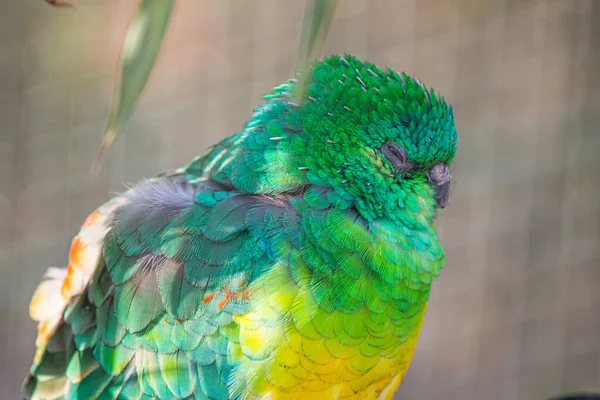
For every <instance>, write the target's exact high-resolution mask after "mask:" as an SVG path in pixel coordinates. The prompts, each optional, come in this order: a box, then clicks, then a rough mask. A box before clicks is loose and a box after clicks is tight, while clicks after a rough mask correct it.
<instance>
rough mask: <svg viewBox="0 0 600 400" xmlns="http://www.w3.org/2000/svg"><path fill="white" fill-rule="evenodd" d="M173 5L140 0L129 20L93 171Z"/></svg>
mask: <svg viewBox="0 0 600 400" xmlns="http://www.w3.org/2000/svg"><path fill="white" fill-rule="evenodd" d="M174 5H175V0H142V3H141V5H140V8H139V10H138V12H137V14H136V15H135V17H134V18H133V20H132V21H131V22H130V24H129V28H128V29H127V36H126V38H125V43H124V45H123V51H122V53H121V77H120V81H121V82H120V85H119V86H118V88H117V89H116V91H115V95H114V98H113V102H112V105H111V111H110V115H109V118H108V123H107V126H106V132H105V134H104V138H103V139H102V147H101V148H100V152H99V153H98V155H97V156H96V160H95V161H94V167H93V169H94V171H97V170H98V168H99V167H100V164H101V161H102V156H103V154H104V151H105V150H106V149H108V148H109V147H110V146H111V145H112V144H113V142H114V141H115V139H116V137H117V136H118V134H119V131H120V129H121V127H122V126H123V124H124V123H125V122H127V120H128V119H129V118H130V117H131V115H132V114H133V111H134V109H135V106H136V104H137V100H138V98H139V97H140V94H141V93H142V91H143V90H144V87H145V86H146V82H147V81H148V77H149V75H150V72H151V71H152V68H153V67H154V63H155V62H156V57H157V56H158V52H159V51H160V47H161V44H162V41H163V38H164V36H165V33H166V32H167V27H168V25H169V21H170V19H171V15H172V12H173V7H174Z"/></svg>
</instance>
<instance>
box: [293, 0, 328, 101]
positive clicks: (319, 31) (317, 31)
mask: <svg viewBox="0 0 600 400" xmlns="http://www.w3.org/2000/svg"><path fill="white" fill-rule="evenodd" d="M337 2H338V1H337V0H308V1H307V2H306V8H305V10H304V20H303V22H302V33H301V35H300V45H299V48H298V59H297V60H296V73H297V75H298V81H299V82H298V85H297V86H296V90H294V93H293V96H294V99H295V100H296V101H298V102H303V101H304V89H305V85H306V81H307V76H306V75H307V73H308V71H309V69H310V66H311V64H312V63H313V61H315V59H316V58H317V57H319V56H320V55H321V52H322V51H323V46H324V44H325V38H326V37H327V33H328V32H329V28H330V27H331V20H332V19H333V14H334V12H335V8H336V6H337Z"/></svg>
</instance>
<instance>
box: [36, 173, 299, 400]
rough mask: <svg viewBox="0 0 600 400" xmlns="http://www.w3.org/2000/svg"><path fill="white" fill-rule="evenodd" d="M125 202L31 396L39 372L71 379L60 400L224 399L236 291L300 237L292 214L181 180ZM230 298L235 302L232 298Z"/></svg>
mask: <svg viewBox="0 0 600 400" xmlns="http://www.w3.org/2000/svg"><path fill="white" fill-rule="evenodd" d="M127 197H128V203H127V204H125V205H124V206H121V207H120V208H118V209H117V210H116V211H115V214H114V216H113V222H112V228H111V229H110V231H109V232H108V233H107V235H106V236H105V238H104V243H103V251H102V257H101V259H100V260H99V264H98V266H97V268H96V271H95V274H94V277H93V278H92V281H91V282H90V284H89V286H88V288H87V292H86V293H84V294H83V295H82V296H80V297H79V298H78V299H77V300H76V301H74V302H72V303H71V304H70V305H69V306H68V307H67V309H66V311H65V314H64V321H63V323H62V324H61V325H60V327H59V329H58V330H57V332H56V333H55V335H54V336H53V337H52V339H51V340H50V343H49V345H48V347H47V349H46V353H45V354H44V356H43V357H42V359H41V361H40V362H39V363H38V364H36V365H34V366H33V367H32V370H31V374H32V378H31V379H30V381H29V382H28V384H27V385H26V390H25V391H26V395H29V396H31V395H32V394H33V395H38V396H39V395H40V390H41V389H40V388H42V386H43V382H42V381H41V380H39V379H38V380H36V379H35V377H37V376H55V377H60V379H62V380H63V381H64V378H63V376H64V375H65V374H66V378H67V381H68V383H67V385H66V386H67V391H66V396H65V397H66V398H80V397H85V398H104V397H107V396H108V397H107V398H114V396H113V395H114V394H118V393H120V392H121V391H124V390H127V392H128V393H129V392H130V393H133V394H135V397H140V396H149V397H158V398H161V399H171V398H186V397H188V396H192V395H194V396H196V398H211V399H225V398H229V392H228V387H229V382H228V379H229V374H230V371H231V368H232V365H231V362H232V360H231V359H228V344H229V343H230V342H231V341H237V340H238V339H237V326H236V325H235V324H234V323H233V317H234V316H235V315H240V314H243V313H245V312H247V311H248V310H249V307H250V303H249V301H248V299H247V298H244V296H243V295H242V292H243V290H244V289H245V288H246V287H247V285H248V284H250V283H251V282H252V281H253V280H254V279H256V278H257V277H258V276H260V275H261V274H262V273H263V272H264V271H265V270H267V269H268V268H269V267H270V266H271V265H273V263H274V257H275V255H276V253H277V252H276V250H275V249H274V248H275V247H276V243H275V239H274V238H280V237H281V236H280V233H279V232H286V233H287V234H295V233H294V230H293V229H289V228H288V227H286V226H285V225H284V224H285V222H286V221H288V220H292V219H294V218H295V217H294V216H293V215H291V214H293V213H294V211H293V209H292V208H291V207H290V206H289V203H288V204H287V205H286V204H285V203H284V202H281V201H279V202H276V201H274V200H272V199H270V198H267V197H265V196H261V195H253V194H246V193H240V192H236V191H234V190H233V188H231V187H225V186H223V185H221V184H218V183H216V182H214V181H205V182H203V183H201V184H192V183H189V182H187V181H186V180H185V179H184V178H183V176H181V175H172V176H163V177H158V178H155V179H153V180H149V181H147V182H144V183H142V184H140V185H138V186H136V187H134V188H133V189H132V190H130V192H129V193H128V194H127ZM283 214H290V215H291V216H288V218H287V219H286V218H281V216H282V215H283ZM227 293H237V294H239V296H234V297H233V298H232V299H229V300H228V301H227V299H225V296H226V295H227ZM65 371H66V372H65ZM63 383H64V382H63ZM47 391H48V390H44V393H46V392H47ZM57 398H59V397H57Z"/></svg>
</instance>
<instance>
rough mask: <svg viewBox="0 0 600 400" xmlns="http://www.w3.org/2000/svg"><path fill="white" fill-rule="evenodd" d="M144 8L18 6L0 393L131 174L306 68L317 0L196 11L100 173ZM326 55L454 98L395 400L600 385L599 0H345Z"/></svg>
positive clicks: (3, 182)
mask: <svg viewBox="0 0 600 400" xmlns="http://www.w3.org/2000/svg"><path fill="white" fill-rule="evenodd" d="M135 8H136V2H134V1H117V0H79V2H78V8H77V9H76V10H56V9H53V8H51V7H48V6H47V5H45V4H44V3H43V2H42V1H41V0H11V1H8V0H5V1H3V2H2V8H1V11H0V272H1V273H2V277H1V278H0V321H2V323H1V324H0V398H2V399H16V398H20V387H21V383H22V380H23V378H24V377H25V375H26V371H27V369H28V367H29V363H30V361H31V359H32V357H33V350H34V345H33V344H34V338H35V324H34V323H33V322H32V321H30V320H29V317H28V302H29V299H30V296H31V295H32V293H33V290H34V288H35V286H36V285H37V283H38V282H39V281H40V279H41V277H42V274H43V272H44V270H45V269H46V268H47V267H48V266H51V265H59V266H62V265H64V264H65V262H66V256H67V252H68V246H69V243H70V240H71V238H72V237H73V235H74V234H75V233H76V231H77V229H78V226H79V225H80V223H81V222H82V220H83V219H84V218H85V216H86V215H87V214H88V213H89V212H91V211H92V210H93V209H94V208H95V207H97V206H98V205H100V204H101V203H103V202H104V201H105V200H107V199H108V198H109V196H110V195H111V193H114V192H119V191H121V190H122V189H123V185H124V184H125V183H127V182H135V181H137V180H138V179H140V178H142V177H145V176H150V175H153V174H155V173H157V172H159V171H162V170H165V169H168V168H172V167H177V166H180V165H182V164H185V163H187V162H188V161H189V160H190V159H191V158H192V157H194V156H195V155H196V154H198V153H200V152H202V151H203V149H204V148H205V147H207V146H208V145H210V144H212V143H214V142H215V141H217V140H219V139H220V138H222V137H224V136H226V135H228V134H231V133H233V132H234V131H236V130H238V129H239V128H241V126H242V124H243V122H244V121H245V120H246V119H247V118H248V117H249V116H250V115H251V112H252V109H253V107H255V106H257V105H258V104H259V103H260V102H261V95H262V94H264V93H266V92H268V91H269V90H270V88H271V87H272V86H274V85H275V84H278V83H279V82H281V81H283V80H284V79H287V78H288V77H290V76H291V71H292V68H293V65H294V61H295V56H296V49H297V43H298V38H299V31H300V21H301V18H302V11H303V2H300V1H294V2H293V1H286V2H283V1H277V0H256V1H243V2H242V1H224V0H214V1H181V2H179V3H178V8H177V9H176V11H175V15H174V18H173V21H172V24H171V28H170V32H169V33H168V35H167V37H166V40H165V44H164V48H163V51H162V53H161V55H160V57H159V60H158V64H157V66H156V68H155V70H154V72H153V74H152V76H151V79H150V82H149V86H148V87H147V89H146V92H145V94H144V96H143V100H142V101H141V104H140V106H139V109H138V110H137V111H136V113H135V114H134V116H133V118H132V120H131V121H130V122H129V124H128V125H127V126H126V128H125V132H124V134H123V135H122V136H121V137H120V138H119V139H118V141H117V143H116V144H115V146H114V148H113V149H111V150H110V151H109V152H108V154H107V159H106V160H105V165H104V168H103V169H102V171H101V173H100V174H99V175H98V176H96V177H93V176H91V175H90V173H89V171H90V166H91V164H92V159H93V157H94V156H95V154H96V152H97V151H98V148H99V144H100V138H101V136H102V134H103V129H104V124H105V118H106V116H107V114H108V108H109V105H110V101H111V96H112V90H113V86H114V78H115V71H116V67H117V61H118V55H119V52H120V50H121V45H122V41H123V38H124V35H125V30H126V26H127V23H128V20H129V18H130V17H131V16H132V15H133V13H134V10H135ZM327 43H328V44H327V47H326V49H327V53H329V54H331V53H339V52H348V53H352V54H354V55H356V56H358V57H360V58H364V59H368V60H370V61H372V62H374V63H376V64H379V65H381V66H389V67H391V68H393V69H395V70H398V71H406V72H407V73H409V74H414V75H416V76H417V77H419V78H420V79H421V80H422V81H423V82H425V84H426V85H428V86H432V87H433V88H435V89H436V91H439V92H441V93H442V94H443V95H444V96H445V97H446V99H447V100H448V101H449V102H450V103H452V104H453V105H454V110H455V117H456V125H457V129H458V131H459V134H460V146H459V152H458V155H457V158H456V165H455V173H454V176H455V183H454V186H453V189H452V196H451V201H450V204H449V207H448V208H447V209H446V210H445V211H444V213H443V215H442V216H441V218H440V219H439V221H438V226H439V227H440V229H439V230H440V234H441V239H442V243H443V245H444V248H445V249H446V253H447V256H448V262H447V264H446V267H445V269H444V270H443V271H442V275H441V277H440V279H439V280H438V281H437V283H436V285H435V286H436V287H435V290H434V291H433V296H432V300H431V304H430V308H429V311H428V314H427V317H426V320H425V324H424V327H423V333H422V336H421V339H420V342H419V345H418V348H417V351H416V354H415V358H414V361H413V365H412V367H411V369H410V370H409V372H408V374H407V376H406V378H405V380H404V382H403V384H402V387H401V389H400V391H399V393H398V396H397V398H401V399H404V400H427V399H446V400H450V399H457V400H458V399H460V400H470V399H489V400H496V399H509V400H512V399H523V400H530V399H531V400H537V399H539V400H542V399H545V398H546V397H548V396H551V395H557V394H559V393H561V392H565V391H570V390H582V389H589V390H594V389H595V390H600V331H599V329H600V178H599V176H600V174H599V171H600V132H599V131H598V129H599V127H600V1H594V0H569V1H567V0H537V1H534V0H494V1H471V0H435V1H434V0H388V1H370V2H366V1H363V0H344V1H343V2H341V4H340V6H339V7H338V10H337V14H336V17H335V21H334V24H333V27H332V30H331V34H330V37H329V39H328V42H327Z"/></svg>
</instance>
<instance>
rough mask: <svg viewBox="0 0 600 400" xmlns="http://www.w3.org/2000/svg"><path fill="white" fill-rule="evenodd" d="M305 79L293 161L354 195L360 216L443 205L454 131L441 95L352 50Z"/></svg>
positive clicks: (321, 64) (427, 210)
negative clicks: (306, 80)
mask: <svg viewBox="0 0 600 400" xmlns="http://www.w3.org/2000/svg"><path fill="white" fill-rule="evenodd" d="M311 77H312V79H311V80H310V81H309V84H308V86H307V88H306V91H305V94H304V101H303V102H302V103H301V104H302V105H301V106H300V107H299V108H298V119H299V121H301V124H302V132H303V135H301V137H302V139H303V140H304V143H301V144H299V145H298V147H299V148H300V149H301V151H300V152H298V153H297V155H296V157H297V159H298V161H297V162H300V163H303V164H304V165H303V166H305V167H306V168H307V171H309V172H310V173H311V174H316V175H317V176H318V178H320V179H321V180H323V181H325V182H326V183H327V184H328V185H330V186H332V187H333V188H335V190H336V191H340V192H342V193H344V194H346V193H347V194H349V195H351V196H354V197H355V199H356V206H357V208H362V210H360V211H361V212H362V213H363V214H366V216H367V217H369V216H372V217H377V216H380V215H382V214H385V215H390V213H393V212H394V210H397V209H406V210H409V211H410V210H414V211H417V209H418V210H420V212H425V213H426V214H431V213H433V212H435V209H436V208H443V207H445V205H446V202H447V201H448V196H449V190H450V180H451V173H450V167H451V165H452V161H453V159H454V154H455V152H456V145H457V139H458V135H457V132H456V129H455V127H454V118H453V115H452V108H451V107H450V106H448V105H447V104H446V102H445V101H444V99H443V98H441V97H440V96H439V95H438V94H436V93H434V91H433V90H430V89H428V88H426V87H425V86H424V85H423V84H422V83H421V82H420V81H419V80H417V79H415V78H412V77H409V76H407V75H406V74H398V73H396V72H393V71H391V70H388V71H385V72H384V71H382V70H381V69H379V68H377V67H376V66H374V65H372V64H369V63H366V62H365V63H363V62H361V61H359V60H358V59H356V58H354V57H351V56H344V57H342V56H335V57H330V58H326V59H325V60H324V61H322V62H319V63H317V64H315V65H314V67H313V69H312V71H311ZM298 143H300V139H298Z"/></svg>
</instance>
